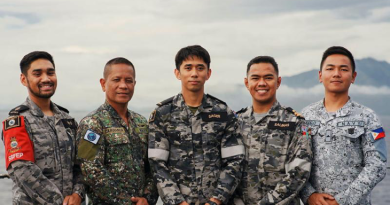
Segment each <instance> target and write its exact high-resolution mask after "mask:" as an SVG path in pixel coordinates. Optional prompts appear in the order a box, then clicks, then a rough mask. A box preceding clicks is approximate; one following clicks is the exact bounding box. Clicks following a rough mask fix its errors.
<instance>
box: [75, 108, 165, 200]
mask: <svg viewBox="0 0 390 205" xmlns="http://www.w3.org/2000/svg"><path fill="white" fill-rule="evenodd" d="M128 121H129V125H127V124H126V122H125V121H124V120H123V119H121V118H120V116H119V115H118V113H117V112H116V111H115V110H114V108H113V107H112V106H111V105H109V104H108V103H107V102H106V103H105V104H103V105H101V106H100V107H99V108H98V109H97V110H95V111H93V112H92V113H90V114H89V115H87V116H86V117H85V118H84V119H82V120H81V122H80V126H79V129H78V131H77V142H78V153H77V158H78V159H79V160H80V161H81V162H80V163H81V170H82V173H83V176H84V182H85V184H86V185H87V194H88V197H89V198H90V199H91V202H92V203H93V204H132V202H131V200H130V198H131V197H133V196H134V197H145V198H146V199H147V200H148V203H149V204H155V203H156V202H157V198H158V195H157V191H156V187H155V185H154V183H153V179H152V175H151V171H150V167H149V163H148V158H147V137H148V125H147V121H146V119H145V118H144V117H143V116H141V115H139V114H137V113H135V112H133V111H130V110H128Z"/></svg>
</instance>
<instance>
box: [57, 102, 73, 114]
mask: <svg viewBox="0 0 390 205" xmlns="http://www.w3.org/2000/svg"><path fill="white" fill-rule="evenodd" d="M54 105H56V106H57V107H58V109H60V110H62V111H64V112H66V113H68V114H69V110H68V109H66V108H64V107H61V106H59V105H57V104H55V103H54Z"/></svg>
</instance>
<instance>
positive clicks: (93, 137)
mask: <svg viewBox="0 0 390 205" xmlns="http://www.w3.org/2000/svg"><path fill="white" fill-rule="evenodd" d="M99 139H100V135H99V134H96V133H95V132H93V131H92V130H88V131H87V133H85V136H84V140H86V141H88V142H90V143H92V144H97V143H98V141H99Z"/></svg>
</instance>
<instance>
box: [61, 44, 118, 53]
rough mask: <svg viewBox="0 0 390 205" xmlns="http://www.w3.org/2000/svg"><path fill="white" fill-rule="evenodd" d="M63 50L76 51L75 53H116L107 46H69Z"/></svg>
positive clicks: (67, 51)
mask: <svg viewBox="0 0 390 205" xmlns="http://www.w3.org/2000/svg"><path fill="white" fill-rule="evenodd" d="M61 51H64V52H66V53H74V54H110V53H115V51H114V50H109V49H106V48H85V47H82V46H67V47H65V48H63V49H61Z"/></svg>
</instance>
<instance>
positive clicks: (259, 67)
mask: <svg viewBox="0 0 390 205" xmlns="http://www.w3.org/2000/svg"><path fill="white" fill-rule="evenodd" d="M269 74H272V75H277V74H276V71H275V68H274V66H273V65H272V64H271V63H255V64H253V65H251V67H250V68H249V72H248V76H251V75H269Z"/></svg>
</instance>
